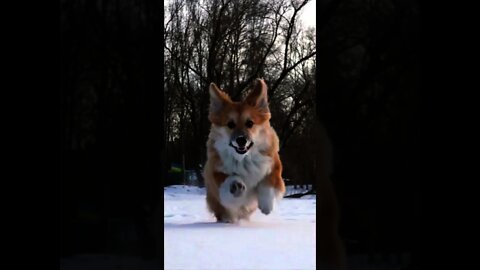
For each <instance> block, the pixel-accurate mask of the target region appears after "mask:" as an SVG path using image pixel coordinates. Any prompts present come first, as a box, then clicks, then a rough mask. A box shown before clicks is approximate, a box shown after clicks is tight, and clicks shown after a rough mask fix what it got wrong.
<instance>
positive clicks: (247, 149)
mask: <svg viewBox="0 0 480 270" xmlns="http://www.w3.org/2000/svg"><path fill="white" fill-rule="evenodd" d="M209 94H210V107H209V115H208V119H209V121H210V122H211V128H210V133H209V136H208V140H207V162H206V164H205V168H204V179H205V187H206V190H207V197H206V201H207V205H208V209H209V210H210V212H212V213H213V214H214V215H215V217H216V219H217V222H225V223H236V222H238V221H239V220H241V219H245V220H248V219H249V217H250V215H251V214H252V213H253V212H254V211H255V210H256V209H257V208H258V209H260V211H261V212H262V213H263V214H265V215H268V214H270V213H271V212H272V210H273V207H274V204H275V203H274V202H275V200H279V199H281V198H282V197H283V195H284V193H285V183H284V181H283V179H282V163H281V161H280V157H279V154H278V151H279V140H278V136H277V134H276V132H275V130H274V129H273V128H272V127H271V126H270V117H271V114H270V109H269V105H268V97H267V85H266V84H265V81H264V80H262V79H256V80H255V82H254V86H253V89H252V90H251V91H250V93H249V94H248V96H247V97H246V98H245V100H243V101H242V102H234V101H232V100H231V98H230V97H229V96H228V94H227V93H225V92H223V91H221V90H220V89H219V88H218V87H217V85H216V84H215V83H211V84H210V87H209Z"/></svg>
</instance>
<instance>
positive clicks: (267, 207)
mask: <svg viewBox="0 0 480 270" xmlns="http://www.w3.org/2000/svg"><path fill="white" fill-rule="evenodd" d="M258 209H260V211H261V212H262V213H263V214H265V215H268V214H270V213H271V212H272V210H273V200H267V199H265V198H263V199H262V198H260V200H259V202H258Z"/></svg>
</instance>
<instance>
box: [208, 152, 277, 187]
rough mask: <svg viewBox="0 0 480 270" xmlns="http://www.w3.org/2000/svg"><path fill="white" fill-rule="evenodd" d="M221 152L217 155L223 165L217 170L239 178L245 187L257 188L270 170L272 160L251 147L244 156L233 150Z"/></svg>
mask: <svg viewBox="0 0 480 270" xmlns="http://www.w3.org/2000/svg"><path fill="white" fill-rule="evenodd" d="M229 148H231V147H229ZM221 150H222V151H219V154H220V158H221V159H222V162H223V164H221V165H219V167H218V168H217V169H218V170H219V171H221V172H223V173H225V174H228V175H238V176H240V177H241V178H242V179H243V181H244V182H245V184H246V185H247V187H250V188H251V187H255V186H257V184H258V183H259V182H260V181H261V180H262V179H263V178H264V177H265V176H266V175H267V174H269V173H270V172H271V170H272V158H270V157H269V156H265V155H262V154H260V152H258V149H257V148H254V147H252V149H250V151H248V152H247V153H246V154H244V155H239V154H237V153H236V152H235V150H234V149H233V148H232V149H228V148H224V149H221Z"/></svg>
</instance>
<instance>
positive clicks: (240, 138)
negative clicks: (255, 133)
mask: <svg viewBox="0 0 480 270" xmlns="http://www.w3.org/2000/svg"><path fill="white" fill-rule="evenodd" d="M235 141H236V142H237V144H238V146H239V147H245V144H247V139H245V137H244V136H238V137H237V139H236V140H235Z"/></svg>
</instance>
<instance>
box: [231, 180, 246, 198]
mask: <svg viewBox="0 0 480 270" xmlns="http://www.w3.org/2000/svg"><path fill="white" fill-rule="evenodd" d="M245 190H246V187H245V184H244V183H243V182H241V181H237V180H234V181H233V183H232V184H231V185H230V193H232V195H233V196H234V197H240V196H241V195H242V194H243V193H244V192H245Z"/></svg>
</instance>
